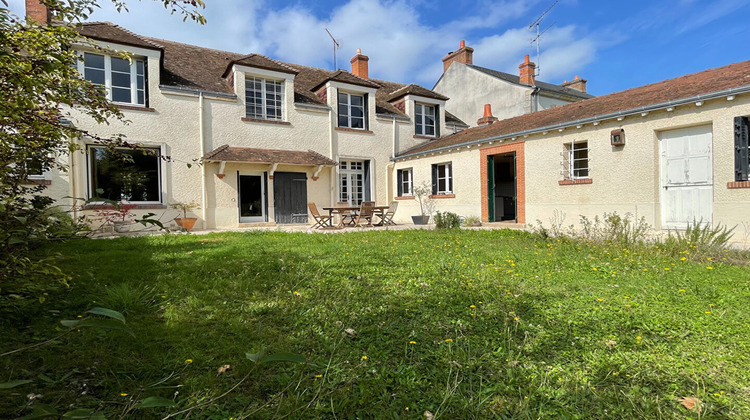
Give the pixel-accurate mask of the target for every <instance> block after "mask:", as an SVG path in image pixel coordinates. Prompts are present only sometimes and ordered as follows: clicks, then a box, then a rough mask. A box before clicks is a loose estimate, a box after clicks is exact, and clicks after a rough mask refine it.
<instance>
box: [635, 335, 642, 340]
mask: <svg viewBox="0 0 750 420" xmlns="http://www.w3.org/2000/svg"><path fill="white" fill-rule="evenodd" d="M635 339H636V340H643V338H642V337H641V336H640V335H639V336H638V337H636V338H635Z"/></svg>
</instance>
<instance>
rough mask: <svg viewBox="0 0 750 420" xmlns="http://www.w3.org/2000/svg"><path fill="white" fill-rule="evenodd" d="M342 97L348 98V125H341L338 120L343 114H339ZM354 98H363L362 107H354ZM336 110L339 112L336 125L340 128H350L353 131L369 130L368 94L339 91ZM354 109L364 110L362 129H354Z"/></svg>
mask: <svg viewBox="0 0 750 420" xmlns="http://www.w3.org/2000/svg"><path fill="white" fill-rule="evenodd" d="M341 95H346V97H347V103H346V114H345V116H346V125H340V123H341V122H340V121H339V120H338V118H341V116H342V114H341V113H340V112H339V109H340V108H341V101H340V99H341ZM353 96H359V97H361V98H362V106H361V107H360V106H357V105H352V97H353ZM336 102H337V103H336V110H337V112H338V115H337V117H338V118H337V121H336V124H337V125H338V127H341V128H349V129H352V130H367V106H366V105H367V94H366V93H352V92H345V91H341V90H339V91H338V94H337V95H336ZM352 107H357V108H362V127H352Z"/></svg>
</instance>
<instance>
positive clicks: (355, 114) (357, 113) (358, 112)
mask: <svg viewBox="0 0 750 420" xmlns="http://www.w3.org/2000/svg"><path fill="white" fill-rule="evenodd" d="M362 116H364V112H362V108H357V107H354V106H352V117H362Z"/></svg>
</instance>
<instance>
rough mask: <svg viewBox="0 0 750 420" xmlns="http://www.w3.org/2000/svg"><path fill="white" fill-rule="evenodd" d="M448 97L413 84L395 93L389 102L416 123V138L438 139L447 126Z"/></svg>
mask: <svg viewBox="0 0 750 420" xmlns="http://www.w3.org/2000/svg"><path fill="white" fill-rule="evenodd" d="M447 100H448V97H446V96H443V95H441V94H439V93H436V92H433V91H431V90H429V89H425V88H423V87H422V86H419V85H415V84H411V85H407V86H404V87H402V88H401V89H398V90H396V91H395V92H393V93H392V94H391V95H390V97H389V99H388V102H390V103H391V104H393V106H395V107H396V108H398V109H399V110H400V111H401V112H403V113H405V114H406V115H408V116H409V117H410V118H411V119H412V121H413V122H414V137H415V138H426V139H432V138H438V137H440V135H441V134H440V133H441V127H444V126H445V120H446V119H445V102H446V101H447Z"/></svg>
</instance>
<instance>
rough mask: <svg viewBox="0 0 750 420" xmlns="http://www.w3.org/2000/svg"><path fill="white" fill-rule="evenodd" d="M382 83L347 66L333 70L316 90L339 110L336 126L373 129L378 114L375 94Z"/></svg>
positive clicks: (361, 129) (347, 129) (352, 129)
mask: <svg viewBox="0 0 750 420" xmlns="http://www.w3.org/2000/svg"><path fill="white" fill-rule="evenodd" d="M379 88H380V85H379V84H377V83H375V82H372V81H370V80H367V79H364V78H362V77H359V76H355V75H353V74H351V73H349V72H347V71H345V70H337V71H335V72H333V73H331V74H330V75H329V76H328V77H326V78H325V79H324V80H323V81H321V82H320V83H318V85H317V86H315V87H314V88H313V89H312V91H313V92H315V93H316V94H317V95H318V97H319V98H321V99H322V100H325V101H326V102H327V103H328V105H329V106H330V107H331V108H332V109H334V110H335V114H336V122H335V128H336V129H337V130H343V131H350V130H351V131H369V130H370V120H371V119H372V118H374V116H375V95H376V93H377V90H378V89H379Z"/></svg>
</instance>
